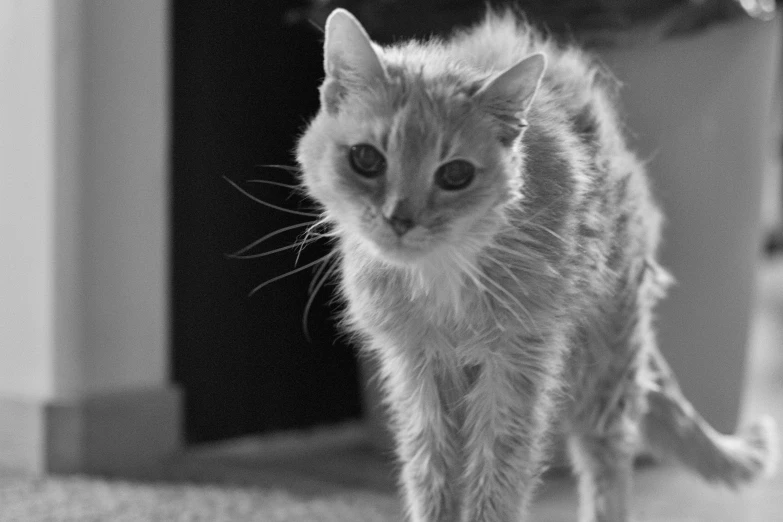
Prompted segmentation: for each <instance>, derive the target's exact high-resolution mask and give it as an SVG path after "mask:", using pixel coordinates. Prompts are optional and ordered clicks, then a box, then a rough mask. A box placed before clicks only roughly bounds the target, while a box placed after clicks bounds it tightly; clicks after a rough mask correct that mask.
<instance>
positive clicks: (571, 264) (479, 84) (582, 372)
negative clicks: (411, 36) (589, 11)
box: [297, 10, 774, 522]
mask: <svg viewBox="0 0 783 522" xmlns="http://www.w3.org/2000/svg"><path fill="white" fill-rule="evenodd" d="M523 62H524V63H523ZM325 69H326V78H325V80H324V83H323V85H322V86H321V110H320V112H319V113H318V114H317V116H316V117H315V118H314V119H313V121H312V122H311V123H310V125H309V127H308V128H307V130H306V132H305V133H304V134H303V136H302V137H301V139H300V141H299V145H298V150H297V157H298V161H299V163H300V165H301V167H302V183H303V185H304V187H305V188H306V190H307V192H308V194H309V195H310V196H311V197H312V198H313V199H314V200H316V201H317V202H318V203H320V204H321V206H322V208H323V221H324V222H326V223H328V224H329V226H331V227H332V230H333V232H334V234H335V236H336V237H337V239H338V240H337V245H336V263H337V265H336V266H337V270H336V273H337V274H338V277H339V280H340V288H341V292H342V296H343V298H344V302H345V314H344V323H345V327H346V328H347V329H348V330H349V331H351V332H353V333H355V334H356V336H357V338H358V340H359V342H360V343H361V345H362V346H363V348H364V350H365V353H366V354H368V356H371V357H376V358H377V359H378V360H379V361H380V366H381V368H382V370H381V373H382V375H381V377H382V382H383V385H384V390H385V393H386V397H387V402H388V406H389V408H390V411H391V413H392V417H393V424H394V426H393V428H394V432H395V435H396V443H397V453H398V456H399V461H400V464H401V472H400V483H401V489H402V493H403V496H404V502H405V506H406V514H407V517H408V520H410V521H411V522H425V521H427V522H435V521H440V522H511V521H519V520H525V512H526V508H527V505H528V503H529V501H530V498H531V494H532V492H533V490H534V488H535V485H536V482H537V481H538V480H539V477H540V475H541V472H542V470H543V469H544V467H545V465H546V455H547V441H548V440H549V439H551V436H550V434H551V433H552V431H553V430H555V429H558V430H565V432H566V433H567V434H568V439H569V448H570V452H571V455H572V460H573V463H574V469H575V471H576V472H577V473H578V475H579V484H580V485H579V489H580V496H581V513H580V520H581V521H582V522H591V521H603V522H623V521H626V520H628V517H629V515H628V511H629V491H630V484H631V471H632V469H631V468H632V458H633V455H634V453H635V451H636V450H637V448H638V445H639V443H640V440H641V439H642V438H643V437H644V436H645V435H649V434H651V435H652V437H653V440H651V441H650V443H651V444H652V445H653V446H655V447H658V448H661V449H662V450H663V451H666V452H667V453H670V454H674V455H675V456H679V457H680V459H681V460H682V461H683V462H684V463H686V464H687V465H689V466H691V467H693V468H694V469H695V470H696V471H699V472H702V473H703V474H706V475H708V476H709V478H710V479H712V480H718V481H723V482H726V483H729V484H739V483H742V482H746V481H748V480H751V479H753V478H756V477H757V476H759V475H760V474H762V473H763V472H765V471H769V469H770V467H771V463H772V459H771V458H770V455H769V450H770V448H771V446H770V438H771V435H772V433H773V428H774V426H772V425H771V424H769V423H768V422H767V421H764V422H762V423H761V424H759V425H756V426H755V427H753V428H752V429H751V430H750V431H749V432H748V433H749V435H748V436H746V437H744V438H743V437H740V436H738V437H726V436H723V435H719V434H717V433H715V432H714V431H710V429H709V427H708V426H706V423H704V422H703V421H702V420H701V419H699V418H698V417H697V414H695V412H693V411H692V408H690V406H689V405H688V404H687V401H686V400H685V399H684V398H683V397H682V396H681V395H680V394H679V392H678V391H677V389H676V385H675V384H674V383H673V382H674V381H673V377H672V376H671V374H670V372H668V370H667V369H666V368H665V363H663V362H662V359H661V358H660V354H659V352H658V350H657V347H656V344H655V335H654V331H653V325H652V313H653V307H654V305H655V303H656V301H657V300H658V299H659V298H661V297H662V296H663V294H664V292H665V289H666V287H667V285H668V283H669V279H670V278H669V276H668V274H667V273H666V271H665V270H663V269H662V268H661V267H660V266H659V265H658V263H657V261H656V249H657V246H658V242H659V234H660V228H661V221H662V216H661V212H660V210H659V209H658V207H657V206H656V204H655V203H654V201H653V198H652V196H651V193H650V187H649V184H648V179H647V177H646V174H645V171H644V167H643V165H642V163H641V162H640V161H639V160H638V159H637V157H636V156H635V155H634V154H633V153H632V152H630V151H629V150H628V149H627V147H626V144H625V141H624V139H623V136H622V129H621V127H620V123H619V122H618V118H617V115H616V113H615V110H614V109H613V98H612V97H613V94H612V89H613V86H612V82H611V81H609V80H608V79H607V78H606V75H604V74H602V72H601V71H600V70H599V69H598V68H597V67H595V66H594V65H593V64H592V63H591V61H590V60H589V59H588V58H587V57H585V56H584V55H583V53H582V52H580V51H579V50H576V49H573V48H562V47H560V46H558V45H556V44H555V43H553V42H551V41H548V40H547V39H546V38H544V37H542V36H540V35H539V34H538V33H537V32H535V31H534V30H533V29H531V28H530V27H529V26H528V25H527V24H525V23H524V22H521V21H519V20H518V19H516V18H515V17H514V16H513V15H512V14H509V13H489V14H488V16H487V18H486V19H485V20H484V22H483V23H481V24H479V25H478V26H476V27H474V28H472V29H470V30H467V31H464V32H460V33H457V34H455V35H454V36H453V37H452V38H451V39H449V40H447V41H440V40H432V41H426V42H417V41H412V42H405V43H400V44H397V45H394V46H390V47H380V46H378V45H376V44H374V43H372V42H370V40H369V39H368V38H367V35H366V33H365V32H364V30H363V29H362V27H361V25H359V23H358V22H357V21H356V20H355V19H354V18H353V17H352V16H351V15H350V14H349V13H348V12H346V11H343V10H338V11H335V12H334V13H333V14H332V15H331V16H330V18H329V20H328V22H327V26H326V42H325ZM357 144H369V145H371V146H372V147H374V149H375V150H377V151H379V152H380V153H381V154H382V157H383V161H384V167H383V170H382V172H381V175H379V176H377V177H367V176H363V175H359V174H358V173H357V171H356V170H355V169H354V168H353V167H352V166H351V163H350V161H349V154H351V147H352V146H354V145H357ZM454 159H462V160H465V161H468V162H470V163H471V164H472V165H474V166H476V171H475V178H474V179H473V180H472V182H471V183H470V184H469V185H468V186H467V187H465V188H462V189H460V190H444V189H443V188H442V187H439V186H438V185H437V184H436V183H435V182H434V177H435V175H434V173H435V172H436V171H437V170H438V168H439V167H440V166H441V165H443V164H445V163H447V162H449V161H452V160H454ZM395 213H397V214H400V215H402V214H404V215H405V219H406V220H407V221H406V222H407V223H408V226H409V229H408V230H406V231H405V232H404V234H399V233H398V232H395V230H394V229H393V227H392V226H390V223H391V221H390V220H389V219H390V217H389V216H394V215H397V214H395ZM651 393H652V394H655V397H654V400H653V401H652V404H653V413H654V416H653V417H652V419H648V418H647V417H646V415H647V412H648V410H649V408H650V406H649V404H650V403H649V402H648V400H647V397H648V395H649V394H651ZM647 427H649V429H646V428H647ZM721 437H723V438H722V439H720V440H719V438H721ZM728 448H731V451H729V449H728Z"/></svg>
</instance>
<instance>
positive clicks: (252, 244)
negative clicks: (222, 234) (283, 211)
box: [227, 221, 313, 257]
mask: <svg viewBox="0 0 783 522" xmlns="http://www.w3.org/2000/svg"><path fill="white" fill-rule="evenodd" d="M312 223H313V222H312V221H305V222H304V223H297V224H295V225H289V226H287V227H283V228H279V229H277V230H275V231H274V232H270V233H269V234H267V235H265V236H264V237H262V238H261V239H256V240H255V241H253V242H252V243H250V244H249V245H247V246H246V247H244V248H241V249H239V250H237V251H236V252H234V253H233V254H227V255H228V256H229V257H240V256H241V255H242V254H243V253H244V252H247V251H248V250H250V249H252V248H253V247H255V246H257V245H260V244H261V243H263V242H264V241H266V240H267V239H269V238H270V237H274V236H277V235H279V234H282V233H283V232H288V231H289V230H293V229H295V228H302V227H305V226H308V225H310V224H312ZM292 246H293V245H292Z"/></svg>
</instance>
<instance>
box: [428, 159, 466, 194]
mask: <svg viewBox="0 0 783 522" xmlns="http://www.w3.org/2000/svg"><path fill="white" fill-rule="evenodd" d="M475 175H476V167H475V166H473V164H472V163H470V162H469V161H465V160H454V161H449V162H448V163H444V164H443V165H441V166H440V167H438V170H436V171H435V184H436V185H438V186H439V187H440V188H442V189H443V190H460V189H463V188H465V187H467V186H468V185H470V183H471V182H472V181H473V178H474V176H475Z"/></svg>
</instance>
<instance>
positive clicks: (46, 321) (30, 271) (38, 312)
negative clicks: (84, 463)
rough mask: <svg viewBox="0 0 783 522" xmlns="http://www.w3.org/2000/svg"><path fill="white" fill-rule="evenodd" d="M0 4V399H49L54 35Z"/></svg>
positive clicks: (34, 5)
mask: <svg viewBox="0 0 783 522" xmlns="http://www.w3.org/2000/svg"><path fill="white" fill-rule="evenodd" d="M53 10H54V7H53V4H52V3H51V2H48V1H27V0H17V1H14V0H0V394H3V395H24V396H36V397H47V396H49V395H51V394H52V393H53V390H54V380H53V375H52V349H53V315H52V310H51V306H52V299H53V295H52V292H53V288H52V281H53V262H52V261H53V251H54V249H53V244H52V238H53V224H54V205H53V201H54V199H53V198H54V190H53V189H54V176H55V172H54V164H55V140H54V121H53V120H54V62H53V60H54V56H53V53H52V49H53V48H54V41H53V39H54V31H53V20H54V17H53Z"/></svg>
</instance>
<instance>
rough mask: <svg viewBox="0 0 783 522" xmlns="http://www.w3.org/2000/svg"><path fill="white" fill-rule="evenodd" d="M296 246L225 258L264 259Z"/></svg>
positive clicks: (231, 255)
mask: <svg viewBox="0 0 783 522" xmlns="http://www.w3.org/2000/svg"><path fill="white" fill-rule="evenodd" d="M297 246H298V245H297V244H291V245H286V246H282V247H280V248H275V249H273V250H268V251H266V252H261V253H259V254H246V255H242V254H227V255H226V257H228V258H230V259H258V258H259V257H266V256H270V255H272V254H277V253H278V252H283V251H284V250H290V249H292V248H295V247H297Z"/></svg>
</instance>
